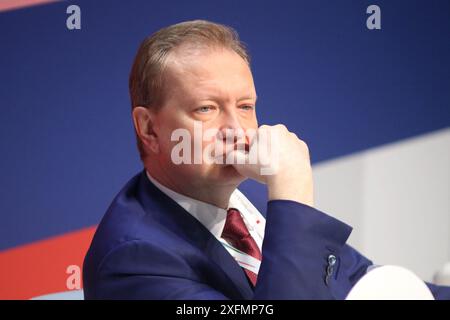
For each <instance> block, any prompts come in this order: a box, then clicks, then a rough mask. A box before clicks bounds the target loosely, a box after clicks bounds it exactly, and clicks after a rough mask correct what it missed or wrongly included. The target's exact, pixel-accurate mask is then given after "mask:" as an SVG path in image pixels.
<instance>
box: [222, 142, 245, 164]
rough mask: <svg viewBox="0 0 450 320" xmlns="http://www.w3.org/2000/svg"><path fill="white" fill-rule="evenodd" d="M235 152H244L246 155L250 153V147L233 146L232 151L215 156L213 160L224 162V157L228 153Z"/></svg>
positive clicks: (243, 144) (242, 145)
mask: <svg viewBox="0 0 450 320" xmlns="http://www.w3.org/2000/svg"><path fill="white" fill-rule="evenodd" d="M235 150H240V151H244V152H245V153H248V152H249V151H250V145H249V144H248V143H242V144H235V145H234V146H233V148H232V149H229V150H226V151H225V152H223V153H222V154H219V155H217V156H216V157H215V158H216V159H224V160H225V158H226V156H227V155H228V154H229V153H230V152H232V151H235Z"/></svg>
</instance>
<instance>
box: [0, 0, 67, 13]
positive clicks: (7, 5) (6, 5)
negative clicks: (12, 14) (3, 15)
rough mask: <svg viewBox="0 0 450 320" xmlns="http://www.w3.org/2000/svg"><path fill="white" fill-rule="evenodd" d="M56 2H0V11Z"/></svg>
mask: <svg viewBox="0 0 450 320" xmlns="http://www.w3.org/2000/svg"><path fill="white" fill-rule="evenodd" d="M56 1H59V0H2V1H0V11H7V10H14V9H19V8H25V7H30V6H35V5H38V4H44V3H50V2H56Z"/></svg>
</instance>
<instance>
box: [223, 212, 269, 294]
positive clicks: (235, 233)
mask: <svg viewBox="0 0 450 320" xmlns="http://www.w3.org/2000/svg"><path fill="white" fill-rule="evenodd" d="M222 238H223V239H225V240H227V241H228V242H229V243H230V244H231V245H232V246H233V247H235V248H236V249H238V250H240V251H242V252H245V253H246V254H248V255H250V256H252V257H253V258H256V259H258V260H260V261H261V251H260V250H259V248H258V245H257V244H256V242H255V239H253V238H252V236H251V235H250V232H249V231H248V229H247V227H246V226H245V223H244V220H243V219H242V217H241V214H240V212H239V210H237V209H234V208H230V209H228V212H227V220H226V222H225V226H224V228H223V232H222ZM243 269H244V271H245V273H246V274H247V276H248V278H249V279H250V281H251V283H252V284H253V286H255V285H256V279H257V277H258V275H257V274H255V273H254V272H252V271H250V270H248V269H246V268H243Z"/></svg>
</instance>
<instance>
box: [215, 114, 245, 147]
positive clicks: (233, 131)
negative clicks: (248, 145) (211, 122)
mask: <svg viewBox="0 0 450 320" xmlns="http://www.w3.org/2000/svg"><path fill="white" fill-rule="evenodd" d="M221 121H222V123H221V125H220V127H219V131H218V138H219V139H222V140H223V142H224V143H233V144H236V143H239V142H243V143H245V132H244V128H243V127H242V126H241V124H240V122H239V119H238V118H237V116H236V114H234V113H232V112H229V113H227V114H226V115H224V116H223V118H222V120H221Z"/></svg>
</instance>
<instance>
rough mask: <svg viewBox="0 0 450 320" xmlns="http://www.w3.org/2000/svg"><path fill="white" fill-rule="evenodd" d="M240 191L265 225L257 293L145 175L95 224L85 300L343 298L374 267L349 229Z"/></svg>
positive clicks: (440, 290)
mask: <svg viewBox="0 0 450 320" xmlns="http://www.w3.org/2000/svg"><path fill="white" fill-rule="evenodd" d="M240 190H241V191H243V193H244V194H246V196H247V197H248V198H249V200H250V201H251V202H252V203H253V204H254V205H255V207H257V208H258V209H259V210H260V212H261V213H262V214H263V215H265V217H266V222H267V223H266V230H265V237H264V241H263V247H262V255H263V260H262V263H261V267H260V271H259V275H258V282H257V285H256V287H254V288H252V286H251V285H250V284H249V282H248V280H247V278H246V275H245V273H244V272H243V269H242V268H241V267H240V266H239V265H238V264H237V263H236V262H235V260H234V259H233V258H232V257H231V255H230V254H229V253H228V252H227V250H226V249H225V248H224V247H223V245H222V244H221V243H220V242H219V241H218V240H217V239H216V238H215V237H214V236H213V235H212V234H211V233H210V232H209V231H208V230H207V229H206V228H205V227H204V226H203V225H202V224H201V223H200V222H199V221H198V220H196V219H195V218H194V217H193V216H192V215H191V214H189V213H188V212H187V211H185V210H184V209H183V208H182V207H181V206H179V205H178V204H177V203H176V202H175V201H173V200H172V199H171V198H169V197H168V196H166V195H165V194H164V193H163V192H161V191H160V190H159V189H158V188H157V187H156V186H154V185H153V184H152V183H151V182H150V181H149V179H148V178H147V176H146V174H145V171H143V172H141V173H140V174H138V175H136V176H135V177H134V178H132V179H131V180H130V181H129V182H128V183H127V184H126V186H125V187H124V188H123V189H122V190H121V191H120V193H119V194H118V195H117V197H116V198H115V199H114V201H113V202H112V204H111V206H110V207H109V209H108V211H107V213H106V214H105V216H104V217H103V219H102V221H101V223H100V225H99V226H98V229H97V231H96V233H95V236H94V238H93V241H92V244H91V246H90V249H89V251H88V253H87V255H86V258H85V261H84V266H83V282H84V294H85V298H86V299H344V298H345V296H346V295H347V293H348V292H349V290H350V289H351V287H352V286H353V285H354V284H355V283H356V281H358V279H359V278H360V277H361V276H363V275H364V274H365V273H366V269H367V267H368V266H370V265H371V264H372V262H371V261H369V260H368V259H367V258H365V257H364V256H362V255H361V254H359V253H358V252H357V251H356V250H354V249H353V248H351V247H350V246H348V245H347V244H346V241H347V238H348V237H349V235H350V232H351V227H349V226H348V225H346V224H344V223H342V222H340V221H338V220H336V219H334V218H332V217H330V216H328V215H326V214H325V213H322V212H320V211H319V210H316V209H314V208H312V207H309V206H306V205H303V204H300V203H297V202H294V201H288V200H273V201H269V202H266V200H265V199H264V197H262V198H259V199H258V198H257V197H256V196H257V192H251V191H250V192H245V190H242V189H240ZM330 256H335V257H336V258H337V259H336V263H335V264H334V265H332V263H331V264H330V263H329V260H330ZM332 260H333V259H332ZM430 288H431V289H432V291H433V293H434V294H435V296H436V297H438V298H445V297H447V298H448V297H450V290H449V288H444V287H436V286H431V285H430Z"/></svg>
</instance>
